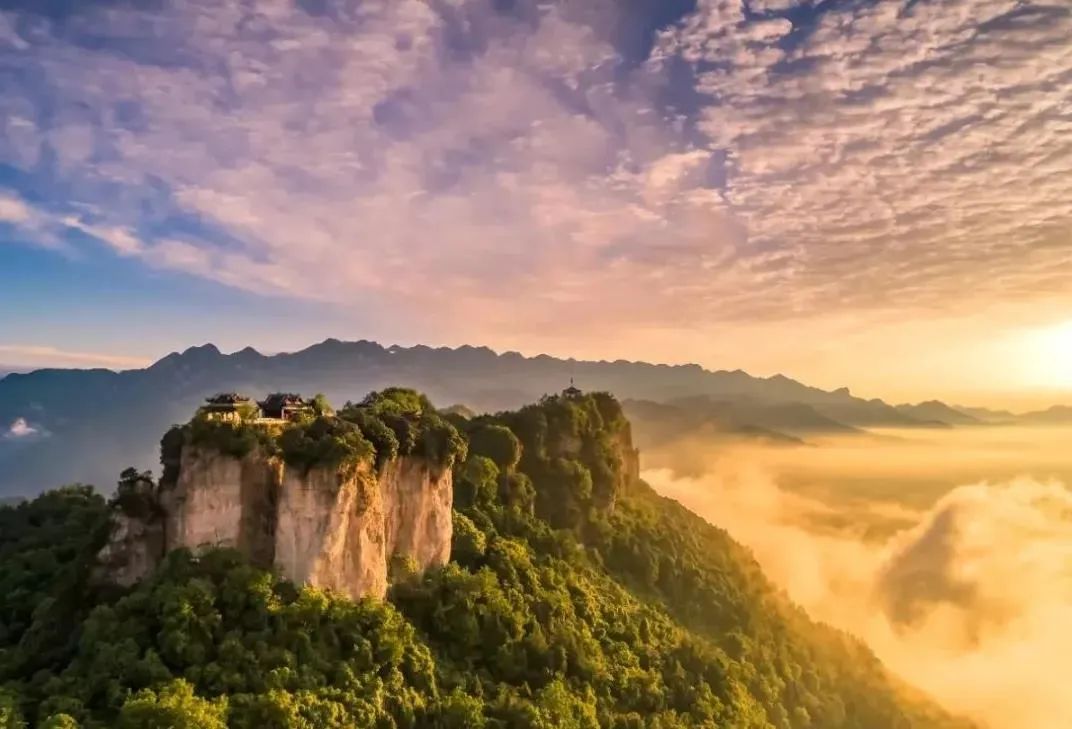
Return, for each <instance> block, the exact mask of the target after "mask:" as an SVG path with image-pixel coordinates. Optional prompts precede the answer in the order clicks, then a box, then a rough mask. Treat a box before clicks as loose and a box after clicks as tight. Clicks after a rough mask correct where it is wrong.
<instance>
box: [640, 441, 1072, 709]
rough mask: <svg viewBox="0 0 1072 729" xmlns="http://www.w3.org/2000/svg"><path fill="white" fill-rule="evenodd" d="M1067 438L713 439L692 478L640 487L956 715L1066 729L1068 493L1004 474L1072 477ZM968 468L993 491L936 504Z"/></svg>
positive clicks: (676, 456) (668, 473)
mask: <svg viewBox="0 0 1072 729" xmlns="http://www.w3.org/2000/svg"><path fill="white" fill-rule="evenodd" d="M1067 438H1068V432H1067V431H1058V430H1054V431H1033V430H1030V429H1026V430H1025V429H1020V430H1016V429H1000V432H993V433H984V432H975V433H974V434H973V433H959V434H957V433H951V434H938V435H934V436H928V439H927V442H923V441H922V440H921V436H920V435H919V434H906V436H905V439H904V440H885V441H864V442H861V441H860V440H859V439H858V438H857V439H848V440H840V441H838V440H834V441H830V442H824V443H823V444H821V445H820V446H819V447H816V448H810V449H804V450H803V451H802V450H801V449H788V450H787V449H784V448H783V449H765V448H757V447H745V446H742V447H727V446H725V445H721V446H718V447H713V445H712V444H711V443H707V444H706V447H704V446H702V445H701V446H699V447H698V448H694V449H693V450H694V451H695V453H694V455H693V457H692V458H691V459H690V461H691V463H692V465H693V466H694V467H696V468H698V469H699V471H698V475H693V476H682V475H680V474H676V473H675V472H674V471H672V470H670V469H669V468H662V467H655V468H648V469H647V470H646V471H645V473H644V474H643V476H644V478H645V479H646V480H647V481H648V482H649V483H651V484H652V485H653V486H654V487H655V488H656V489H657V490H658V491H659V492H660V493H663V494H664V495H666V496H670V497H672V498H675V499H677V500H679V501H680V502H681V503H682V504H684V505H685V506H687V507H689V508H690V509H693V510H694V511H696V512H697V513H699V514H701V515H703V516H705V517H707V518H708V519H710V520H711V521H712V523H714V524H717V525H719V526H721V527H723V528H725V529H727V530H728V531H729V532H730V534H731V535H732V536H733V537H734V538H735V539H737V540H739V541H741V542H742V543H744V544H745V545H747V546H749V547H750V548H751V549H752V551H753V553H754V554H755V556H756V558H757V560H758V561H759V562H760V564H761V565H762V567H763V569H764V572H765V573H766V574H767V575H768V576H769V577H770V578H771V579H772V580H773V581H774V582H775V583H776V584H778V585H780V586H782V587H783V588H785V589H786V591H787V592H788V594H789V595H790V597H791V598H792V599H793V600H794V601H796V602H797V603H799V604H800V605H802V606H803V607H804V608H805V609H806V610H807V611H808V613H809V614H810V615H811V616H812V617H814V618H817V619H820V620H823V621H824V622H827V623H830V624H832V625H834V626H836V627H838V628H841V629H843V630H846V631H848V632H850V633H852V634H855V635H857V636H859V637H860V638H862V639H863V640H864V641H865V642H866V643H867V644H868V645H869V646H870V647H871V649H872V650H873V651H874V652H875V654H876V655H877V656H878V657H879V658H880V659H881V660H882V661H883V662H884V663H885V664H886V665H887V666H888V667H890V668H891V669H892V670H893V671H895V672H896V673H898V674H900V675H901V676H902V677H903V678H904V679H905V680H906V681H908V682H909V683H912V684H914V685H916V686H918V687H920V688H921V689H923V690H925V691H926V692H928V693H929V694H931V695H932V696H934V697H935V698H936V699H937V700H939V701H940V702H941V703H943V704H944V705H945V706H946V707H947V708H949V709H950V710H952V711H954V712H956V713H958V714H960V715H963V716H968V717H971V718H973V719H975V720H977V721H978V722H979V723H980V725H981V726H983V727H987V728H988V729H1035V728H1036V727H1042V726H1046V727H1049V726H1067V725H1070V724H1072V699H1070V696H1069V694H1068V692H1067V691H1066V690H1065V687H1064V685H1063V683H1062V682H1061V680H1060V677H1061V676H1062V675H1063V671H1062V669H1063V666H1064V665H1065V663H1066V662H1067V656H1068V653H1069V651H1070V650H1072V638H1069V637H1068V636H1067V635H1066V634H1065V632H1064V631H1062V629H1061V626H1063V625H1065V624H1067V622H1068V621H1069V620H1070V619H1072V519H1070V517H1072V491H1070V490H1069V489H1068V487H1067V486H1065V485H1064V484H1063V483H1061V482H1059V481H1054V480H1050V481H1047V480H1040V479H1036V478H1030V477H1024V476H1021V477H1013V478H1008V479H1007V480H1006V475H1007V473H1009V472H1010V471H1011V470H1013V469H1016V470H1020V471H1021V472H1022V471H1024V470H1034V471H1038V472H1040V473H1044V472H1050V471H1062V472H1064V473H1065V474H1067V473H1068V472H1069V469H1070V468H1072V466H1070V464H1069V461H1068V457H1067V453H1066V450H1067V449H1066V448H1065V447H1064V443H1066V442H1067ZM980 453H982V454H989V458H987V456H986V455H983V457H982V458H980V457H979V454H980ZM682 457H683V453H682V452H681V450H680V449H674V450H673V451H672V452H667V453H663V454H661V456H660V457H659V459H660V460H661V461H663V462H666V461H671V462H679V461H680V459H681V458H682ZM965 468H971V469H976V470H980V471H986V470H989V471H991V472H993V474H994V479H995V480H990V481H985V482H978V483H969V485H963V486H953V487H950V488H948V490H947V491H945V492H944V493H942V491H941V490H942V489H943V488H945V487H944V486H943V484H946V483H956V482H957V480H959V479H960V478H961V477H962V476H963V475H964V474H963V469H965ZM801 473H803V474H805V475H804V478H803V479H802V482H801V483H797V484H795V485H791V484H792V481H793V479H794V477H797V476H799V475H800V474H801ZM996 479H1002V480H996ZM803 484H814V485H813V486H811V487H806V486H804V485H803ZM860 484H866V485H865V486H860ZM884 484H890V486H889V494H888V495H887V494H886V493H885V491H884V489H885V487H884ZM887 499H892V500H887Z"/></svg>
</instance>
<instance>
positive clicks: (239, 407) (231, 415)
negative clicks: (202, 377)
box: [200, 392, 258, 420]
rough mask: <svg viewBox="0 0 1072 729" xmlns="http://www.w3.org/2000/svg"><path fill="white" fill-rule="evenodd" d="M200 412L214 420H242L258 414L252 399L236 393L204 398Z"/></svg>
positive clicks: (224, 393)
mask: <svg viewBox="0 0 1072 729" xmlns="http://www.w3.org/2000/svg"><path fill="white" fill-rule="evenodd" d="M200 412H201V413H203V414H204V415H206V416H208V417H210V418H214V419H216V420H242V419H243V418H248V417H256V416H257V414H258V410H257V405H256V403H254V402H253V399H252V398H249V397H246V396H245V395H242V394H240V393H237V392H221V393H218V394H216V395H213V396H212V397H209V398H206V399H205V404H204V405H202V406H201V410H200Z"/></svg>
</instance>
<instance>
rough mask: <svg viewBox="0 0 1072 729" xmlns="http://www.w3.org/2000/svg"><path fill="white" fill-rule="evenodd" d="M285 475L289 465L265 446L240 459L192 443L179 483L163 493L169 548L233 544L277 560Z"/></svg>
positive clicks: (260, 560)
mask: <svg viewBox="0 0 1072 729" xmlns="http://www.w3.org/2000/svg"><path fill="white" fill-rule="evenodd" d="M282 477H283V463H282V462H281V461H280V460H279V459H277V458H266V457H265V456H264V455H263V454H262V453H261V452H260V451H259V450H254V451H253V452H252V453H250V454H249V455H247V456H245V457H244V458H240V459H239V458H234V457H232V456H227V455H225V454H222V453H220V452H218V451H215V450H210V449H204V448H197V447H194V446H187V447H186V448H184V449H183V451H182V460H181V463H180V466H179V476H178V479H177V480H176V482H175V485H174V487H173V488H170V489H164V490H162V492H161V494H160V502H161V506H162V507H163V512H164V514H165V523H164V534H165V536H166V539H167V541H166V545H165V546H166V549H168V550H171V549H177V548H179V547H189V548H196V547H201V546H206V545H212V546H222V547H232V548H234V549H238V550H239V551H241V552H242V553H243V554H245V555H247V556H248V557H249V558H250V559H251V560H252V561H253V562H255V563H257V564H264V565H268V564H271V563H272V560H273V557H274V554H275V544H274V542H275V516H276V515H275V504H276V501H277V499H278V495H279V488H280V483H281V481H282Z"/></svg>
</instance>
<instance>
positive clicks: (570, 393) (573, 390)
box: [562, 377, 584, 400]
mask: <svg viewBox="0 0 1072 729" xmlns="http://www.w3.org/2000/svg"><path fill="white" fill-rule="evenodd" d="M583 394H584V393H583V392H581V390H580V388H578V387H576V386H575V385H574V384H573V378H572V377H571V378H569V387H567V388H566V389H565V390H563V391H562V397H564V398H566V399H567V400H576V399H577V398H579V397H580V396H581V395H583Z"/></svg>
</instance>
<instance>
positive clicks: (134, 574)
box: [97, 511, 164, 587]
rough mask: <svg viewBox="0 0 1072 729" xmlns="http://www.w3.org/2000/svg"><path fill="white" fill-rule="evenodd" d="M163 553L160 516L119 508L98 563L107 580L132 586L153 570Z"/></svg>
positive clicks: (162, 529)
mask: <svg viewBox="0 0 1072 729" xmlns="http://www.w3.org/2000/svg"><path fill="white" fill-rule="evenodd" d="M163 554H164V525H163V523H162V522H161V521H160V520H159V519H156V518H151V517H148V516H147V515H137V516H132V515H130V514H124V513H123V512H122V511H116V512H115V513H114V514H113V515H112V535H111V539H110V540H109V542H108V544H106V545H105V546H104V549H102V550H101V551H100V553H99V554H98V555H97V562H98V564H99V565H100V569H101V570H102V571H103V573H104V575H105V577H106V579H108V580H109V581H111V582H114V583H115V584H117V585H122V586H123V587H130V586H131V585H134V584H136V583H138V582H140V581H141V580H142V578H144V577H145V576H146V575H148V574H149V573H150V572H152V571H153V569H154V568H155V567H156V565H157V563H159V562H160V558H161V556H163Z"/></svg>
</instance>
